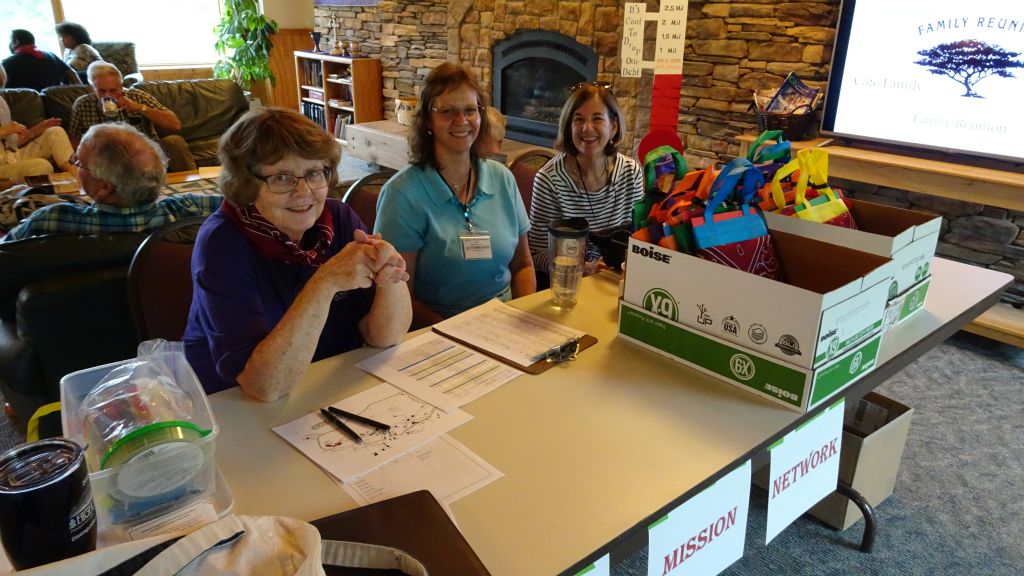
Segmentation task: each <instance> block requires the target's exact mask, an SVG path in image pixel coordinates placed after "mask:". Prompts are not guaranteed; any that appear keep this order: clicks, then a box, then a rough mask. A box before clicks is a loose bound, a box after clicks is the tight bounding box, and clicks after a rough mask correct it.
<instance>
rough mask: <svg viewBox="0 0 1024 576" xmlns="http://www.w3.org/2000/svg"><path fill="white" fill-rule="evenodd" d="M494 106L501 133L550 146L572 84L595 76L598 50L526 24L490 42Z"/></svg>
mask: <svg viewBox="0 0 1024 576" xmlns="http://www.w3.org/2000/svg"><path fill="white" fill-rule="evenodd" d="M493 53H494V61H493V66H492V68H491V71H492V72H491V74H492V78H491V84H492V85H493V87H494V95H493V97H492V100H493V104H494V107H495V108H497V109H498V110H500V111H501V113H502V114H504V115H505V117H506V118H507V119H508V125H507V127H506V129H505V134H506V137H507V138H509V139H511V140H517V141H520V142H529V143H530V144H537V145H540V146H547V147H550V146H551V145H552V143H553V142H554V141H555V138H556V137H557V136H558V117H559V114H560V113H561V111H562V105H563V104H564V103H565V101H566V99H567V98H568V97H569V90H570V88H572V86H573V85H575V84H577V83H579V82H583V81H586V80H588V79H590V78H595V77H596V76H597V54H595V53H594V51H593V50H591V49H590V48H589V47H587V46H584V45H583V44H580V43H579V42H576V41H575V40H573V39H572V38H569V37H568V36H566V35H564V34H560V33H558V32H548V31H544V30H526V31H522V32H518V33H516V34H514V35H512V36H510V37H509V38H507V39H505V40H502V41H501V42H498V43H497V44H495V45H494V50H493Z"/></svg>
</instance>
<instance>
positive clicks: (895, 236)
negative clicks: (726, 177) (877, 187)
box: [765, 199, 942, 309]
mask: <svg viewBox="0 0 1024 576" xmlns="http://www.w3.org/2000/svg"><path fill="white" fill-rule="evenodd" d="M849 205H850V212H851V213H852V214H853V219H854V221H856V222H857V227H858V229H857V230H851V229H849V228H841V227H839V226H831V225H829V224H821V223H818V222H810V221H807V220H801V219H799V218H794V217H792V216H782V215H781V214H775V213H773V212H766V213H765V220H766V221H767V222H768V227H769V228H770V229H772V230H781V231H783V232H788V233H790V234H796V235H798V236H804V237H807V238H813V239H815V240H821V241H822V242H828V243H830V244H836V245H838V246H845V247H847V248H853V249H854V250H860V251H861V252H868V253H870V254H877V255H879V256H886V257H888V258H892V259H893V261H895V262H896V268H895V271H894V272H893V279H892V285H891V286H890V287H889V299H890V300H892V299H894V298H897V297H898V296H900V295H903V294H906V293H907V292H908V291H909V289H910V287H911V286H914V285H916V284H919V283H920V282H921V281H922V280H924V279H925V278H928V277H930V276H931V262H932V258H933V257H934V256H935V247H936V245H938V242H939V229H940V227H941V226H942V217H941V216H935V215H934V214H926V213H923V212H916V211H914V210H905V209H903V208H895V207H893V206H886V205H884V204H874V203H871V202H864V201H863V200H852V199H851V200H850V201H849ZM921 304H922V305H923V304H924V301H921ZM918 309H920V308H918Z"/></svg>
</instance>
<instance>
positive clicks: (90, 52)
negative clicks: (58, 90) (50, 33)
mask: <svg viewBox="0 0 1024 576" xmlns="http://www.w3.org/2000/svg"><path fill="white" fill-rule="evenodd" d="M55 30H56V31H57V36H60V41H61V44H63V45H64V48H66V50H65V52H64V61H65V62H67V64H68V66H71V67H72V68H74V70H75V72H77V73H78V76H79V77H80V78H81V79H82V81H83V82H85V81H86V78H85V71H86V70H87V69H88V68H89V64H92V63H93V62H95V61H96V60H103V58H102V57H101V56H100V53H99V52H97V51H96V49H95V48H93V47H92V38H90V37H89V32H88V31H87V30H86V29H85V27H84V26H82V25H81V24H75V23H74V22H61V23H60V24H57V27H56V28H55Z"/></svg>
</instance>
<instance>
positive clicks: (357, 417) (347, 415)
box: [327, 406, 391, 430]
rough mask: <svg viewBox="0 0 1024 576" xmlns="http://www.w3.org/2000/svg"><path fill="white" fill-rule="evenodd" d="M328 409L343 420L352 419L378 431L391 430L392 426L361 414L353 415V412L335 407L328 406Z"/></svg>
mask: <svg viewBox="0 0 1024 576" xmlns="http://www.w3.org/2000/svg"><path fill="white" fill-rule="evenodd" d="M327 409H328V410H329V411H330V412H331V414H334V415H335V416H340V417H343V418H351V419H353V420H355V421H356V422H362V423H363V424H366V425H367V426H373V427H374V428H377V429H378V430H391V426H388V425H387V424H385V423H383V422H377V421H376V420H373V419H371V418H367V417H366V416H360V415H359V414H353V413H351V412H347V411H345V410H342V409H341V408H336V407H334V406H328V407H327Z"/></svg>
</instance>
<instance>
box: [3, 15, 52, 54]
mask: <svg viewBox="0 0 1024 576" xmlns="http://www.w3.org/2000/svg"><path fill="white" fill-rule="evenodd" d="M3 4H4V6H3V9H2V10H0V12H2V13H3V15H4V27H3V29H2V30H0V34H2V35H3V49H2V50H0V60H2V59H3V58H6V57H7V56H8V53H9V51H8V49H7V45H8V44H9V43H10V42H11V30H13V29H15V28H22V29H24V30H28V31H29V32H31V33H32V34H33V35H34V36H35V37H36V46H37V47H39V49H40V50H45V51H47V52H53V53H54V54H57V55H58V56H59V55H60V53H61V52H60V41H59V40H58V39H57V33H56V32H54V31H53V27H54V23H53V4H52V3H51V2H50V0H20V1H18V2H15V1H14V0H10V2H8V1H7V0H4V3H3Z"/></svg>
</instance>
